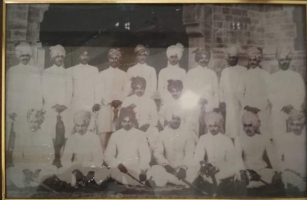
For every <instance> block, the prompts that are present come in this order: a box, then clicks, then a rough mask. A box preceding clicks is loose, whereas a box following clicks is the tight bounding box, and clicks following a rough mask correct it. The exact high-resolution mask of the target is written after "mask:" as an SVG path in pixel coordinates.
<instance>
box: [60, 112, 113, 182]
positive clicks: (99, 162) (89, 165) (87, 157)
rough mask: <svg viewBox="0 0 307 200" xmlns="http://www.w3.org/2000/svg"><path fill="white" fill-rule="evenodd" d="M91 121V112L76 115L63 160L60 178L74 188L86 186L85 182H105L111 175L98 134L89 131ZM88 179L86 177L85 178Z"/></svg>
mask: <svg viewBox="0 0 307 200" xmlns="http://www.w3.org/2000/svg"><path fill="white" fill-rule="evenodd" d="M90 121H91V113H90V112H89V111H83V110H81V111H77V112H76V113H75V115H74V123H75V127H74V133H73V134H72V135H71V136H70V137H69V138H68V140H67V143H66V145H65V148H64V153H63V156H62V158H61V163H62V165H63V167H62V168H60V169H59V170H58V174H57V176H58V178H59V179H60V180H62V181H65V182H67V183H70V184H71V186H73V187H78V186H79V185H84V184H85V181H93V180H94V181H95V182H96V183H97V184H101V183H102V182H104V181H105V180H106V179H107V178H108V177H109V175H110V173H109V171H108V169H107V168H106V167H105V166H103V154H102V147H101V145H100V142H99V138H98V136H97V135H96V134H94V133H92V132H90V131H88V126H89V123H90ZM84 175H85V176H86V177H85V176H84Z"/></svg>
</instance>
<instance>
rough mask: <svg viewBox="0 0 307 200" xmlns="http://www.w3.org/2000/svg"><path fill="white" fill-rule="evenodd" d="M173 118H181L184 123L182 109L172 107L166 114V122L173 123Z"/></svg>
mask: <svg viewBox="0 0 307 200" xmlns="http://www.w3.org/2000/svg"><path fill="white" fill-rule="evenodd" d="M173 116H176V117H179V118H180V119H181V121H183V120H184V119H183V113H182V109H181V108H180V107H178V106H170V107H169V109H168V110H167V114H166V120H167V121H171V120H172V119H173Z"/></svg>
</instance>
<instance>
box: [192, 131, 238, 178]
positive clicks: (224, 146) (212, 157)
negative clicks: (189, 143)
mask: <svg viewBox="0 0 307 200" xmlns="http://www.w3.org/2000/svg"><path fill="white" fill-rule="evenodd" d="M205 157H206V158H207V160H206V161H207V162H208V163H211V164H212V165H213V166H216V167H217V168H218V169H219V170H220V171H219V172H218V173H217V174H216V175H215V177H216V180H217V181H218V182H219V181H220V180H221V179H224V178H228V177H231V176H233V175H235V174H236V173H237V172H238V171H239V169H240V165H239V163H236V155H235V148H234V145H233V143H232V141H231V139H230V138H229V137H228V136H225V135H224V134H222V133H218V134H217V135H212V134H211V133H207V134H205V135H202V136H201V137H200V139H199V141H198V143H197V145H196V148H195V154H194V165H195V172H194V179H195V178H196V177H197V175H198V172H199V170H200V167H201V166H200V161H203V160H205ZM202 177H203V178H204V179H205V180H207V181H209V182H212V180H211V179H210V178H207V177H206V176H202Z"/></svg>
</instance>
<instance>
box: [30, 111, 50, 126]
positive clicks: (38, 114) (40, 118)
mask: <svg viewBox="0 0 307 200" xmlns="http://www.w3.org/2000/svg"><path fill="white" fill-rule="evenodd" d="M45 113H46V111H44V110H41V109H30V110H29V111H28V113H27V120H28V122H29V121H31V120H33V121H35V122H38V123H39V124H42V123H43V122H44V119H45V118H44V114H45Z"/></svg>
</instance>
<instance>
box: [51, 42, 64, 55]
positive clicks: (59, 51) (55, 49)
mask: <svg viewBox="0 0 307 200" xmlns="http://www.w3.org/2000/svg"><path fill="white" fill-rule="evenodd" d="M65 55H66V51H65V49H64V47H63V46H62V45H60V44H57V45H55V46H52V47H50V57H51V58H55V57H56V56H64V57H65Z"/></svg>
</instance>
